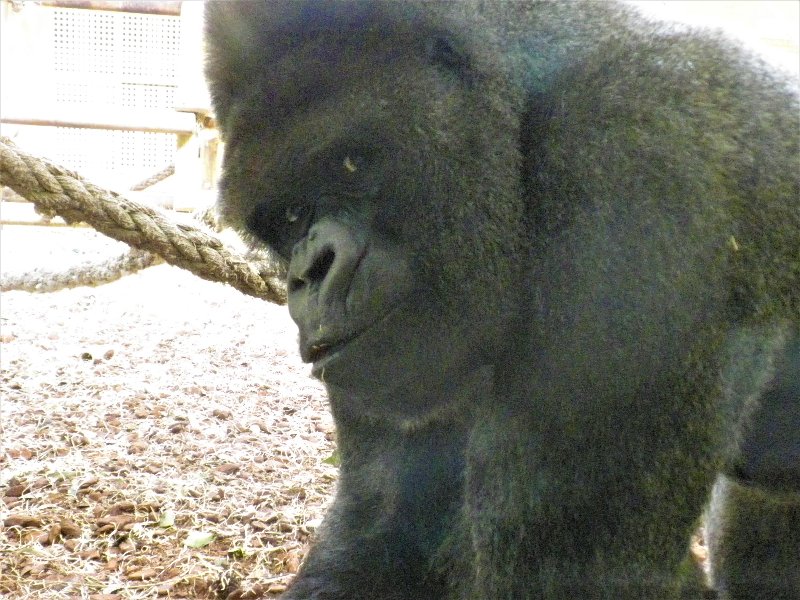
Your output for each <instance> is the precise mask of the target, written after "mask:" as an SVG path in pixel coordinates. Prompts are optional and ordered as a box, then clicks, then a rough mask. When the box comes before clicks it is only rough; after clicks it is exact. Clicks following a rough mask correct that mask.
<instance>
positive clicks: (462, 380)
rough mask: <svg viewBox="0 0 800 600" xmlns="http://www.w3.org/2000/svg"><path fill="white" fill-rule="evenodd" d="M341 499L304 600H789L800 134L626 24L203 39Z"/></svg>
mask: <svg viewBox="0 0 800 600" xmlns="http://www.w3.org/2000/svg"><path fill="white" fill-rule="evenodd" d="M207 12H208V14H207V17H206V34H207V41H208V59H207V65H206V72H207V77H208V80H209V84H210V90H211V95H212V100H213V106H214V109H215V112H216V116H217V118H218V123H219V126H220V129H221V131H222V134H223V136H224V139H225V141H226V152H225V159H224V174H223V179H222V183H221V186H220V188H221V189H220V199H219V208H220V213H221V215H222V217H223V218H224V220H225V222H227V223H228V224H230V225H231V226H233V227H235V228H236V229H238V230H239V231H241V232H242V233H243V234H244V235H245V236H246V237H247V238H248V239H249V240H250V241H251V242H252V243H253V244H257V245H259V246H260V247H265V248H269V249H270V250H271V251H272V252H274V253H275V254H276V255H277V256H279V257H280V259H281V260H282V261H283V263H284V264H285V266H286V268H287V290H288V304H289V312H290V314H291V316H292V318H293V319H294V321H295V322H296V323H297V326H298V328H299V348H300V354H301V356H302V358H303V360H304V361H306V362H308V363H311V364H312V374H313V375H314V376H316V377H317V378H319V379H320V380H322V381H323V382H324V384H325V386H326V388H327V391H328V394H329V401H330V410H331V411H332V414H333V416H334V419H335V422H336V428H337V443H338V448H339V453H340V456H341V471H340V479H339V484H338V490H337V493H336V497H335V500H334V502H333V504H332V506H331V508H330V509H329V512H328V514H327V516H326V519H325V521H324V523H323V525H322V527H321V528H320V530H319V532H318V537H317V541H316V544H315V546H314V547H313V548H312V549H311V551H310V552H309V554H308V556H307V558H306V560H305V562H304V564H303V566H302V568H301V570H300V572H299V574H298V575H297V577H296V579H295V580H294V582H293V584H292V585H291V586H290V588H289V590H288V591H287V592H286V594H285V596H284V598H285V599H287V600H288V599H292V600H298V599H303V600H323V599H324V600H500V599H508V600H520V599H534V598H537V599H538V598H548V599H558V600H565V599H570V600H573V599H578V600H581V599H592V600H593V599H614V600H619V599H636V600H639V599H653V600H655V599H657V600H665V599H669V598H702V597H710V596H712V595H713V594H714V592H712V591H710V590H706V589H704V588H705V586H706V583H707V582H706V581H705V573H704V572H703V571H702V570H700V569H699V568H697V567H696V566H695V562H694V561H693V560H692V559H691V555H690V552H689V539H690V536H691V534H692V532H693V531H694V530H695V529H696V527H697V526H698V524H699V523H700V520H701V518H703V515H705V519H706V523H707V528H708V539H709V546H710V551H711V553H712V558H711V579H712V581H713V585H714V586H715V587H716V590H717V592H718V593H719V595H720V597H724V598H735V599H744V598H747V599H750V598H754V599H762V598H763V599H767V598H769V599H778V598H784V599H789V598H793V599H795V600H796V599H798V598H800V379H798V378H799V377H800V182H799V179H800V177H799V176H798V173H799V172H800V171H799V170H798V167H799V166H800V150H798V146H800V103H798V96H797V92H796V89H795V88H794V87H793V85H792V83H791V82H789V81H787V80H786V79H785V78H782V77H781V76H780V75H778V74H775V73H771V72H770V71H769V69H768V68H767V67H765V66H764V65H763V64H761V63H760V62H759V61H758V60H757V59H755V58H753V57H751V56H749V55H748V54H747V53H745V52H743V51H742V50H741V49H739V48H738V47H737V46H736V45H735V44H732V43H731V42H728V41H726V40H725V39H723V38H721V37H720V36H716V35H714V34H711V33H702V34H701V33H697V32H692V31H690V30H686V29H677V28H672V29H670V28H666V27H664V26H661V25H658V24H655V23H651V22H648V21H646V20H644V19H643V18H641V17H639V16H637V13H635V12H634V11H633V10H631V9H629V8H627V7H625V6H623V5H618V4H615V3H610V2H592V1H588V2H557V1H540V0H459V1H449V2H446V1H444V0H442V1H435V2H430V1H426V0H406V1H399V0H385V1H381V0H378V1H372V2H368V1H365V0H356V1H349V0H329V1H324V2H323V1H319V0H292V1H291V2H288V1H287V2H284V1H278V0H261V1H246V2H237V3H232V2H218V3H211V4H210V5H209V6H208V8H207Z"/></svg>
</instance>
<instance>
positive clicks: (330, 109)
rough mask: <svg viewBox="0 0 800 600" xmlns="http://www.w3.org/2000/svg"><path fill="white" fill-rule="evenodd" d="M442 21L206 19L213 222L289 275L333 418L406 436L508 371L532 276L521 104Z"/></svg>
mask: <svg viewBox="0 0 800 600" xmlns="http://www.w3.org/2000/svg"><path fill="white" fill-rule="evenodd" d="M434 5H435V3H434ZM432 8H433V7H432V6H431V4H430V3H426V13H425V18H424V20H423V19H422V18H421V16H420V15H418V14H417V13H416V12H415V10H414V8H413V6H412V5H411V4H409V3H401V2H389V3H366V2H354V3H353V2H325V3H320V2H316V1H313V0H311V1H309V2H291V3H281V4H279V5H278V4H273V3H266V2H265V3H253V4H251V5H249V9H250V10H252V11H253V14H252V15H251V17H252V18H250V19H247V20H242V19H241V18H239V19H236V20H226V18H225V14H224V13H225V11H226V10H228V9H227V8H226V7H225V3H212V4H211V5H210V6H209V10H211V11H215V15H214V18H212V19H209V22H210V23H211V29H210V31H209V36H208V38H209V43H210V48H209V61H208V66H207V72H208V76H209V81H210V82H211V86H212V87H211V91H212V96H213V100H214V106H215V108H216V111H217V116H218V118H219V122H220V126H221V129H222V131H223V134H224V137H225V141H226V144H227V145H226V156H225V172H224V178H223V181H222V191H221V196H220V207H221V213H222V215H223V217H224V218H225V219H226V220H227V221H228V222H229V223H230V224H232V225H233V226H234V227H236V228H238V229H239V230H240V231H242V232H243V233H245V235H246V236H247V237H249V238H250V239H251V240H253V241H256V242H259V243H264V244H267V245H268V246H269V247H271V248H272V249H273V250H274V251H275V252H277V253H278V254H279V255H280V256H281V257H282V258H283V259H284V260H286V261H288V273H289V275H288V292H289V309H290V312H291V315H292V317H293V318H294V320H295V321H296V323H297V325H298V327H299V330H300V351H301V354H302V357H303V359H304V360H305V361H307V362H312V363H313V365H314V367H313V370H314V373H315V375H316V376H317V377H319V378H321V379H322V380H323V381H324V382H325V383H326V384H327V385H328V387H329V390H330V391H331V392H332V397H333V400H334V401H336V398H337V394H336V392H337V390H341V391H342V392H344V393H343V394H342V396H346V397H347V398H348V400H347V402H348V404H349V405H350V406H348V408H351V409H353V410H357V411H359V412H364V411H367V412H371V413H374V414H383V415H387V414H388V415H393V416H397V417H399V418H401V419H406V418H418V417H424V416H425V415H427V414H429V413H431V412H432V411H434V410H436V409H438V408H441V407H439V406H438V403H439V399H440V398H443V397H446V396H447V395H448V394H446V393H444V392H445V391H446V390H447V388H448V387H450V386H451V382H454V381H458V380H459V379H460V378H461V377H462V376H463V375H464V374H465V373H466V372H468V371H471V370H473V369H475V368H476V367H478V366H480V365H482V364H485V363H486V362H487V361H488V360H489V359H488V358H487V356H489V354H491V355H493V356H497V355H498V354H499V352H498V349H499V348H500V346H501V345H502V344H503V343H505V341H506V340H507V339H508V338H507V332H508V328H509V326H510V323H511V322H513V320H514V319H515V316H516V310H515V306H517V300H516V297H517V295H518V294H519V293H520V288H521V280H522V272H521V269H520V265H521V264H524V262H525V261H524V260H523V255H524V252H525V251H524V243H523V240H524V239H525V233H524V218H523V214H524V207H523V203H522V201H521V199H520V193H519V189H518V187H519V183H518V182H519V169H520V157H519V154H518V138H519V122H518V114H519V110H518V105H519V97H520V93H519V92H518V90H516V89H515V88H514V86H513V85H511V84H510V83H509V78H508V77H507V76H506V75H505V72H506V69H505V66H504V65H503V64H499V63H498V62H497V59H496V58H494V56H499V55H500V53H496V52H490V51H489V50H491V43H490V42H491V39H490V37H489V36H490V33H489V32H488V31H487V32H479V31H470V32H469V35H467V33H466V29H465V26H459V27H456V26H452V24H449V23H446V22H444V21H441V22H439V21H437V19H438V18H439V17H437V16H436V15H435V11H434V14H431V9H432ZM243 23H244V25H243ZM471 27H472V28H473V29H475V28H476V26H475V24H473V25H472V26H471ZM452 31H465V34H464V35H462V36H455V35H453V34H451V33H444V32H452ZM223 40H224V41H225V42H226V44H225V45H223V44H222V43H221V42H222V41H223ZM230 40H235V43H231V42H230ZM354 404H358V406H353V405H354Z"/></svg>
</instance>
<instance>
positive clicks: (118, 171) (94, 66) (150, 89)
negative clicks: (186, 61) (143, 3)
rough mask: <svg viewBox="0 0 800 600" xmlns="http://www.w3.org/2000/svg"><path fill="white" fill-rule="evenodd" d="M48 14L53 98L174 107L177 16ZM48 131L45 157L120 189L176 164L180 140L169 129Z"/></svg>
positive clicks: (178, 38)
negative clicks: (177, 146)
mask: <svg viewBox="0 0 800 600" xmlns="http://www.w3.org/2000/svg"><path fill="white" fill-rule="evenodd" d="M48 12H49V13H50V24H51V26H50V43H51V48H52V61H51V64H52V69H53V72H52V73H51V74H49V75H48V76H49V77H51V81H52V86H53V98H54V100H55V101H56V102H58V103H66V104H71V105H76V104H78V105H86V106H89V107H94V106H96V107H102V108H104V109H106V110H107V109H109V108H111V109H120V110H124V109H126V108H129V109H131V110H137V109H161V110H165V109H172V108H173V107H174V105H175V91H176V89H177V84H178V82H177V65H178V59H179V54H180V41H181V31H180V27H181V20H180V17H172V16H163V15H146V14H133V13H124V12H104V11H96V10H81V9H71V8H53V9H50V10H49V11H48ZM26 129H27V128H26ZM47 132H48V133H47V136H48V137H49V139H50V140H51V143H52V145H51V146H50V148H49V150H48V151H47V152H46V155H47V156H50V157H52V158H53V159H54V160H56V161H59V162H61V163H62V164H65V165H66V166H68V167H69V168H72V169H75V170H77V171H79V172H81V173H82V174H84V175H85V176H86V177H89V178H91V179H93V180H96V181H98V182H99V183H102V184H103V185H113V186H114V187H116V188H118V189H125V188H127V187H129V186H130V185H132V184H133V183H135V182H137V181H139V180H141V179H144V178H146V177H148V176H150V175H152V174H153V173H154V172H156V171H158V170H160V169H161V168H163V167H164V166H166V165H168V164H170V163H171V162H173V161H174V157H175V151H176V143H177V142H176V136H175V134H170V133H145V132H131V131H115V130H91V129H72V128H47ZM41 133H43V132H41ZM35 137H36V138H39V140H38V141H39V142H40V143H41V142H43V141H44V140H42V139H41V136H40V135H36V136H35Z"/></svg>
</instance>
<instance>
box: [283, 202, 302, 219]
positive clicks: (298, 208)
mask: <svg viewBox="0 0 800 600" xmlns="http://www.w3.org/2000/svg"><path fill="white" fill-rule="evenodd" d="M305 211H306V207H305V206H304V205H302V204H290V205H289V206H287V207H286V213H285V217H286V220H287V221H288V222H289V223H297V221H299V220H300V219H301V217H302V216H303V214H304V213H305Z"/></svg>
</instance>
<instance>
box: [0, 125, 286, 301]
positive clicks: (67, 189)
mask: <svg viewBox="0 0 800 600" xmlns="http://www.w3.org/2000/svg"><path fill="white" fill-rule="evenodd" d="M0 184H2V185H6V186H8V187H10V188H11V189H13V190H14V191H16V192H17V193H18V194H20V195H21V196H23V197H24V198H26V199H27V200H29V201H31V202H33V203H34V204H35V205H36V210H37V212H40V213H42V214H45V215H48V216H55V215H58V216H60V217H61V218H63V219H64V220H65V221H66V222H67V223H77V222H80V221H83V222H86V223H88V224H89V225H91V226H92V227H94V228H95V229H96V230H97V231H99V232H100V233H103V234H105V235H107V236H108V237H111V238H114V239H115V240H119V241H121V242H125V243H126V244H128V245H130V246H133V247H134V248H138V249H140V250H146V251H149V252H153V253H155V254H158V255H159V256H161V257H162V258H163V259H164V260H165V261H166V262H167V263H169V264H171V265H175V266H178V267H181V268H183V269H186V270H188V271H191V272H192V273H194V274H195V275H197V276H199V277H202V278H203V279H207V280H209V281H218V282H222V283H227V284H229V285H231V286H232V287H234V288H236V289H237V290H239V291H240V292H242V293H244V294H248V295H250V296H255V297H256V298H262V299H264V300H268V301H270V302H275V303H277V304H285V303H286V289H285V287H284V285H283V283H282V279H281V275H282V274H281V272H280V270H279V269H277V268H275V266H274V265H273V264H272V263H270V262H268V261H265V262H256V263H251V262H249V261H248V260H247V259H246V258H245V257H243V256H241V255H240V254H238V253H236V252H234V251H232V250H230V249H228V248H227V247H225V245H224V244H223V243H222V242H221V241H220V240H219V239H217V238H216V237H214V236H213V235H211V234H210V233H208V232H206V231H203V230H201V229H199V228H197V227H193V226H191V225H186V224H182V223H174V222H172V221H170V220H169V218H167V217H166V216H165V215H164V214H162V213H161V212H159V211H157V210H155V209H153V208H151V207H149V206H144V205H142V204H138V203H136V202H132V201H131V200H128V199H127V198H123V197H122V196H120V195H119V194H117V193H115V192H111V191H109V190H104V189H102V188H100V187H97V186H95V185H93V184H91V183H89V182H88V181H85V180H84V179H83V178H81V177H80V176H79V175H78V174H76V173H73V172H72V171H69V170H67V169H65V168H63V167H60V166H58V165H54V164H52V163H50V162H48V161H45V160H42V159H39V158H36V157H34V156H31V155H30V154H27V153H26V152H23V151H21V150H20V149H19V148H17V147H16V146H15V145H14V143H13V142H12V141H11V140H9V139H8V138H5V137H0Z"/></svg>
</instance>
